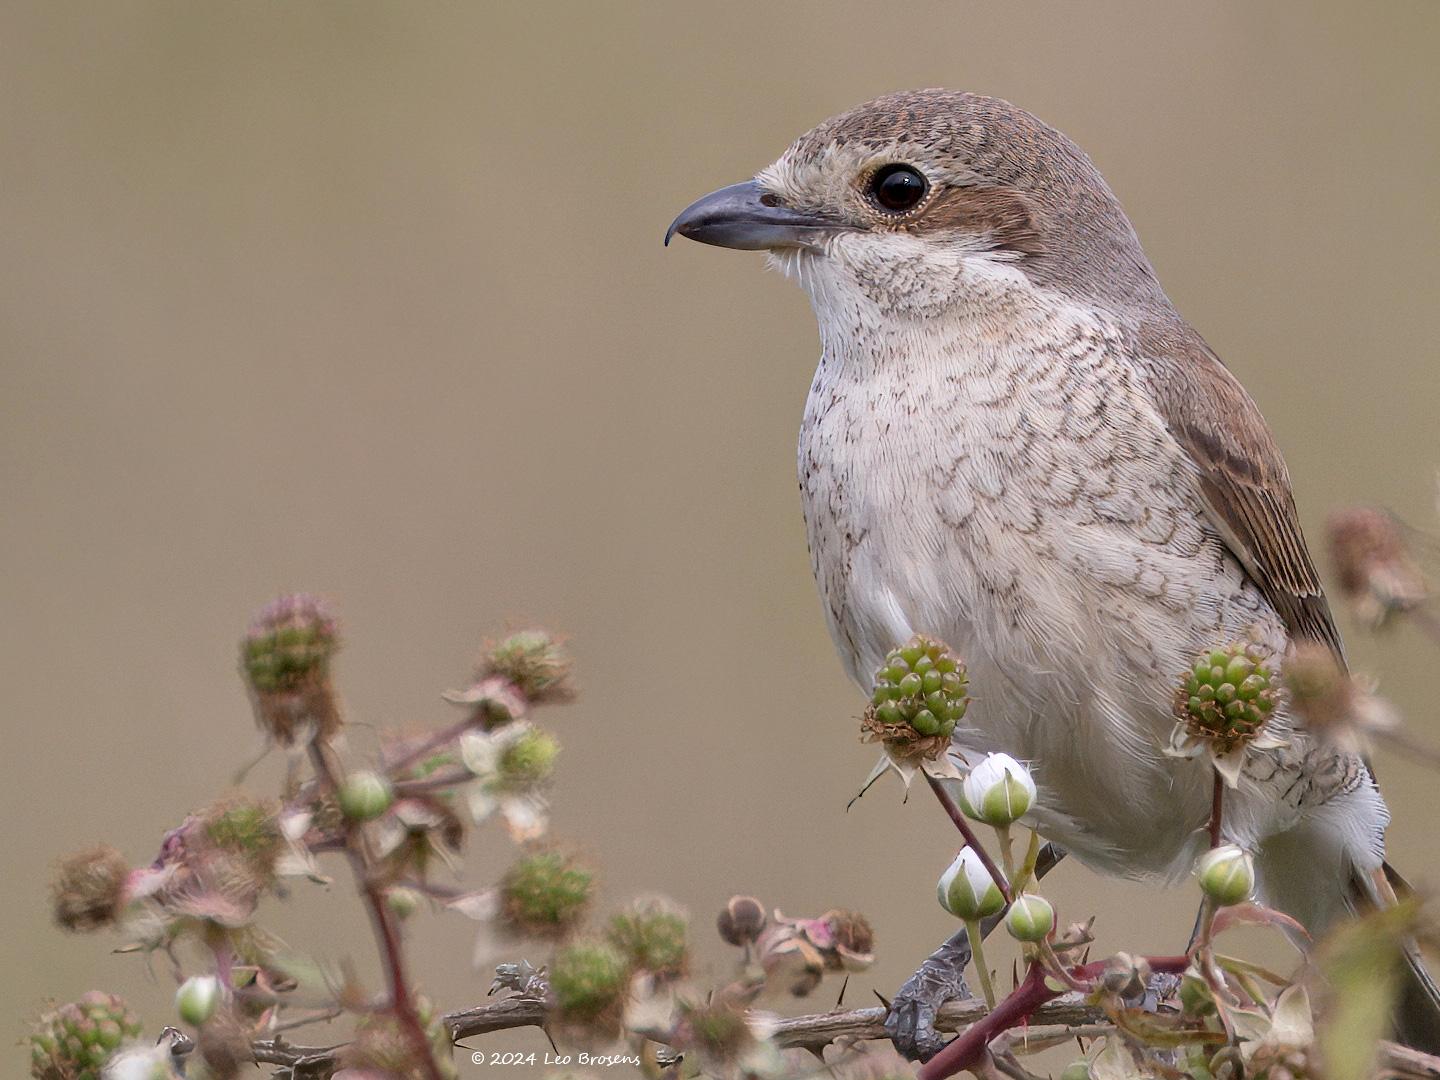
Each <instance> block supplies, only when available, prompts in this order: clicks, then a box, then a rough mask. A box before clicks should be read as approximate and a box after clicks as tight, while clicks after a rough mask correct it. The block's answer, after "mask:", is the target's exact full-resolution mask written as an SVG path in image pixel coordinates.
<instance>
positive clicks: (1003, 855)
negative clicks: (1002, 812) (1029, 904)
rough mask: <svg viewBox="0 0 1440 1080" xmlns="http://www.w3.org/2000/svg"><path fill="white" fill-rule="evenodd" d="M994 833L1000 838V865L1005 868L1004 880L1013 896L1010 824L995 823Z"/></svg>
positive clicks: (1012, 858) (1013, 876)
mask: <svg viewBox="0 0 1440 1080" xmlns="http://www.w3.org/2000/svg"><path fill="white" fill-rule="evenodd" d="M995 835H996V837H998V838H999V840H1000V865H1001V866H1003V867H1004V868H1005V881H1006V882H1007V883H1008V884H1009V886H1010V895H1011V896H1015V895H1017V890H1016V888H1015V880H1016V879H1015V852H1014V851H1013V850H1011V839H1010V826H1009V825H996V826H995Z"/></svg>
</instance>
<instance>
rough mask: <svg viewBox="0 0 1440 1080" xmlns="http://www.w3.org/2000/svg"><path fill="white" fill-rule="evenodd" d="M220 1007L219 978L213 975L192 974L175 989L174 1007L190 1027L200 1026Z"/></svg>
mask: <svg viewBox="0 0 1440 1080" xmlns="http://www.w3.org/2000/svg"><path fill="white" fill-rule="evenodd" d="M219 1007H220V980H219V979H217V978H216V977H215V976H214V975H192V976H191V977H190V978H188V979H186V980H185V981H184V982H183V983H181V984H180V989H179V990H176V991H175V1009H176V1011H177V1012H179V1014H180V1019H181V1020H184V1021H185V1023H187V1024H189V1025H190V1026H191V1027H200V1026H201V1025H203V1024H204V1023H205V1022H206V1021H207V1020H209V1019H210V1018H211V1017H212V1016H214V1015H215V1010H216V1009H218V1008H219Z"/></svg>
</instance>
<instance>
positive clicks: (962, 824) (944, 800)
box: [922, 770, 1011, 904]
mask: <svg viewBox="0 0 1440 1080" xmlns="http://www.w3.org/2000/svg"><path fill="white" fill-rule="evenodd" d="M922 771H923V770H922ZM925 780H926V782H927V783H928V784H929V785H930V790H931V791H933V792H934V793H935V798H937V799H939V800H940V805H941V806H943V807H944V808H945V813H946V814H948V815H949V817H950V820H951V822H953V823H954V825H955V828H957V829H959V830H960V835H961V836H963V837H964V838H965V843H966V844H967V845H968V846H969V847H970V848H972V849H973V850H974V852H975V854H976V855H977V856H979V858H980V862H981V864H982V865H983V866H984V867H985V869H986V871H988V872H989V874H990V878H991V880H992V881H994V882H995V887H996V888H997V889H999V890H1000V895H1001V896H1003V897H1004V898H1005V903H1006V904H1009V903H1010V899H1011V894H1010V880H1009V878H1007V877H1006V876H1005V875H1004V874H1003V873H1001V872H1000V868H999V867H998V866H996V865H995V860H994V859H992V858H990V853H989V852H988V851H986V850H985V845H983V844H982V843H980V841H979V840H978V839H977V838H976V836H975V830H974V829H972V828H970V822H969V821H968V820H966V818H965V815H964V814H962V813H961V812H960V808H959V807H958V806H956V805H955V800H954V799H952V798H951V797H950V793H949V792H948V791H946V790H945V788H944V786H943V785H942V784H941V783H940V781H939V780H936V779H935V777H933V776H931V775H930V774H929V773H925Z"/></svg>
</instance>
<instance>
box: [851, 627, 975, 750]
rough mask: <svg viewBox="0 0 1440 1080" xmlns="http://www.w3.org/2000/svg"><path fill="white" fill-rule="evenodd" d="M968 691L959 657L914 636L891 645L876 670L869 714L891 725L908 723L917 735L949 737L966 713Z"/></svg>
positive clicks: (929, 641)
mask: <svg viewBox="0 0 1440 1080" xmlns="http://www.w3.org/2000/svg"><path fill="white" fill-rule="evenodd" d="M967 693H968V682H967V680H966V678H965V666H964V665H963V664H962V663H961V662H960V660H959V658H958V657H956V656H955V655H954V654H953V653H951V652H950V651H949V650H948V649H947V648H946V647H945V645H944V644H943V643H941V642H939V641H936V640H934V639H933V638H927V637H923V636H920V635H917V636H915V637H913V638H911V639H910V640H909V641H908V642H906V643H905V644H904V645H902V646H901V647H900V648H898V649H894V650H892V651H891V652H890V653H889V654H888V655H887V656H886V657H885V662H884V663H883V664H882V665H881V666H880V668H879V670H878V671H877V672H876V673H875V687H874V691H873V693H872V694H871V701H872V702H873V714H872V715H873V717H874V720H875V721H878V722H879V723H880V724H882V725H885V726H887V727H890V728H896V727H901V726H902V725H904V724H906V723H908V724H909V725H910V726H911V727H912V728H914V730H915V734H916V736H919V737H921V738H932V737H934V736H936V735H943V736H945V737H947V738H948V737H949V736H950V734H951V733H953V732H954V730H955V725H956V724H957V723H958V722H959V721H960V720H961V719H962V718H963V717H964V715H965V707H966V703H967V700H968V698H967ZM891 737H894V738H895V739H896V740H897V741H904V739H903V736H887V740H888V739H889V738H891Z"/></svg>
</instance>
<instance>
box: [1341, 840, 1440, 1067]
mask: <svg viewBox="0 0 1440 1080" xmlns="http://www.w3.org/2000/svg"><path fill="white" fill-rule="evenodd" d="M1349 893H1350V895H1349V897H1348V901H1347V906H1348V907H1349V908H1350V909H1351V910H1352V911H1353V912H1355V913H1357V914H1358V913H1363V912H1365V911H1367V910H1374V909H1376V908H1384V907H1390V906H1393V905H1394V904H1395V903H1396V902H1397V900H1398V899H1403V898H1405V897H1408V896H1411V895H1413V893H1414V890H1413V889H1412V888H1411V887H1410V885H1409V884H1408V883H1407V882H1406V881H1405V879H1404V878H1403V877H1401V876H1400V874H1399V873H1398V872H1396V870H1395V868H1394V867H1393V866H1391V865H1390V864H1389V863H1385V864H1384V866H1383V867H1382V868H1381V869H1378V870H1374V871H1370V872H1368V873H1367V872H1364V871H1358V870H1357V871H1355V872H1354V873H1353V874H1352V876H1351V885H1350V890H1349ZM1404 956H1405V963H1404V965H1403V967H1402V968H1401V975H1400V993H1399V997H1398V1001H1397V1004H1396V1008H1395V1031H1394V1038H1395V1040H1396V1041H1397V1042H1401V1043H1404V1044H1405V1045H1406V1046H1409V1047H1412V1048H1413V1049H1416V1050H1423V1051H1424V1052H1425V1053H1427V1054H1440V987H1437V986H1436V985H1435V980H1434V978H1432V977H1431V975H1430V971H1429V968H1428V967H1426V964H1425V957H1424V956H1423V955H1422V954H1421V951H1420V946H1419V945H1418V944H1416V943H1415V942H1414V941H1413V940H1412V941H1408V942H1406V944H1405V949H1404Z"/></svg>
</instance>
